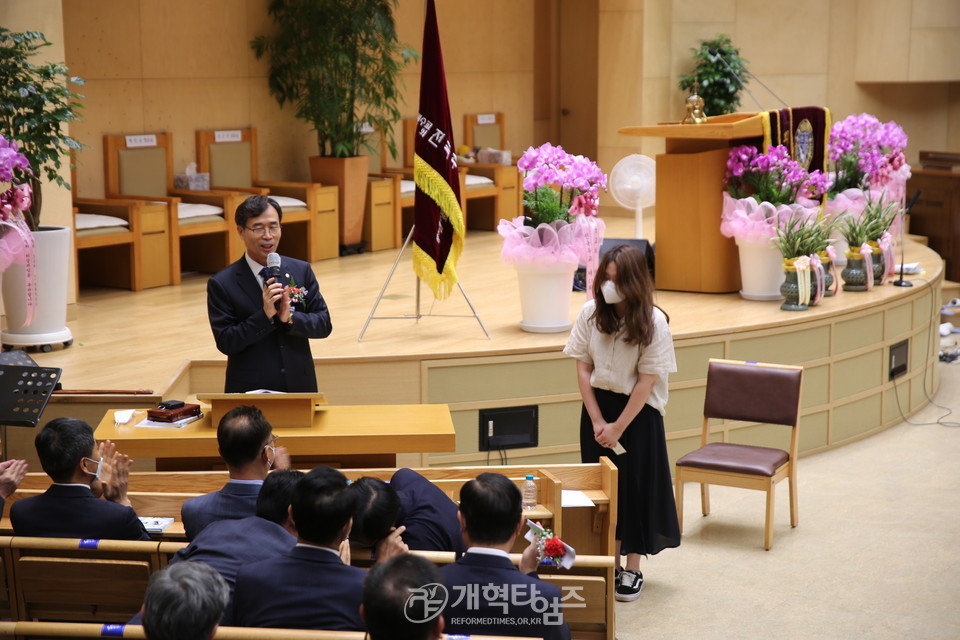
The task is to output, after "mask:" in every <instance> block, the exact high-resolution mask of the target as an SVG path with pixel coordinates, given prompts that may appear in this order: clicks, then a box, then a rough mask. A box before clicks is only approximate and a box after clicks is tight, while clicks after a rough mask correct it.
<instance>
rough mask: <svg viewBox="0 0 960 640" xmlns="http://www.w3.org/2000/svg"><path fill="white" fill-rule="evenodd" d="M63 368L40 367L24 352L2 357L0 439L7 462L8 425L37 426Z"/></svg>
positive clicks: (3, 354)
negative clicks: (0, 439)
mask: <svg viewBox="0 0 960 640" xmlns="http://www.w3.org/2000/svg"><path fill="white" fill-rule="evenodd" d="M62 372H63V369H58V368H55V367H40V366H37V363H36V362H34V360H33V358H31V357H30V356H28V355H27V354H26V353H25V352H23V351H7V352H5V353H2V354H0V438H2V440H3V459H4V460H6V459H7V426H11V427H36V426H37V424H38V423H39V422H40V418H41V416H42V415H43V411H44V409H46V408H47V402H48V401H49V400H50V395H51V394H52V393H53V390H54V389H55V388H56V387H57V383H58V382H59V381H60V374H61V373H62Z"/></svg>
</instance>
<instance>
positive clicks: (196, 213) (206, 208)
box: [177, 202, 223, 220]
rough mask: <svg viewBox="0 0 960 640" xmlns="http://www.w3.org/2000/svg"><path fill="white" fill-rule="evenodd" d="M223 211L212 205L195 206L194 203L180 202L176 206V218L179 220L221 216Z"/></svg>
mask: <svg viewBox="0 0 960 640" xmlns="http://www.w3.org/2000/svg"><path fill="white" fill-rule="evenodd" d="M222 215H223V209H222V208H220V207H215V206H213V205H212V204H197V203H195V202H181V203H180V204H179V205H178V206H177V217H178V218H179V219H181V220H187V219H189V218H199V217H200V216H222Z"/></svg>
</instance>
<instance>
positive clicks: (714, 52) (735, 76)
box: [708, 49, 766, 111]
mask: <svg viewBox="0 0 960 640" xmlns="http://www.w3.org/2000/svg"><path fill="white" fill-rule="evenodd" d="M708 52H709V53H710V55H711V56H712V57H713V58H715V59H719V60H720V62H722V63H723V66H724V67H726V69H727V71H728V72H729V73H730V75H731V76H733V79H734V80H736V81H737V84H739V85H740V88H741V89H743V90H744V91H746V92H747V95H749V96H750V97H751V98H753V101H754V102H756V103H757V107H758V108H759V109H760V111H766V109H764V108H763V105H762V104H760V101H759V100H757V96H755V95H753V92H751V91H750V89H747V86H746V85H745V84H743V80H741V79H740V75H739V74H738V73H737V72H736V71H734V70H733V67H731V66H730V65H729V64H727V61H726V60H725V59H724V57H723V56H722V55H720V53H721V51H719V50H717V49H709V50H708ZM754 77H756V76H754ZM761 84H762V83H761Z"/></svg>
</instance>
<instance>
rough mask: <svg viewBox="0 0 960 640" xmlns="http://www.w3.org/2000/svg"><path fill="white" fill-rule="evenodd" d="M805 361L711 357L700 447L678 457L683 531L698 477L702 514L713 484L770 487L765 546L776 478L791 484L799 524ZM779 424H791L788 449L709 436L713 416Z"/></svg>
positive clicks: (793, 509)
mask: <svg viewBox="0 0 960 640" xmlns="http://www.w3.org/2000/svg"><path fill="white" fill-rule="evenodd" d="M802 379H803V367H795V366H788V365H778V364H765V363H759V362H740V361H733V360H716V359H711V360H710V362H709V365H708V369H707V388H706V399H705V400H704V405H703V427H702V430H701V434H700V448H699V449H697V450H695V451H691V452H690V453H688V454H686V455H685V456H683V457H681V458H680V459H679V460H677V465H676V474H675V476H674V483H675V488H676V500H677V516H678V517H679V518H680V530H681V532H682V531H683V485H684V483H686V482H699V483H700V495H701V501H702V511H703V515H704V516H706V515H709V514H710V494H709V485H711V484H717V485H724V486H728V487H739V488H742V489H754V490H757V491H765V492H766V494H767V515H766V523H765V529H764V537H763V548H764V549H770V547H771V546H772V545H773V507H774V489H775V487H776V483H778V482H779V481H781V480H783V479H784V478H786V479H787V481H788V482H789V484H790V526H792V527H795V526H797V524H798V522H799V519H798V511H797V449H798V443H799V421H800V391H801V383H802ZM711 419H719V420H733V421H746V422H756V423H762V424H780V425H784V426H787V427H789V428H790V437H789V446H788V447H787V448H786V449H785V450H784V449H775V448H770V447H761V446H755V445H746V444H732V443H729V442H710V420H711Z"/></svg>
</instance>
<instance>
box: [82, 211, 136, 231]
mask: <svg viewBox="0 0 960 640" xmlns="http://www.w3.org/2000/svg"><path fill="white" fill-rule="evenodd" d="M75 224H76V226H77V230H78V231H83V230H85V229H101V228H104V227H129V226H130V223H129V222H127V221H126V220H124V219H123V218H117V217H114V216H104V215H101V214H99V213H78V214H77V218H76V221H75Z"/></svg>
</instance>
